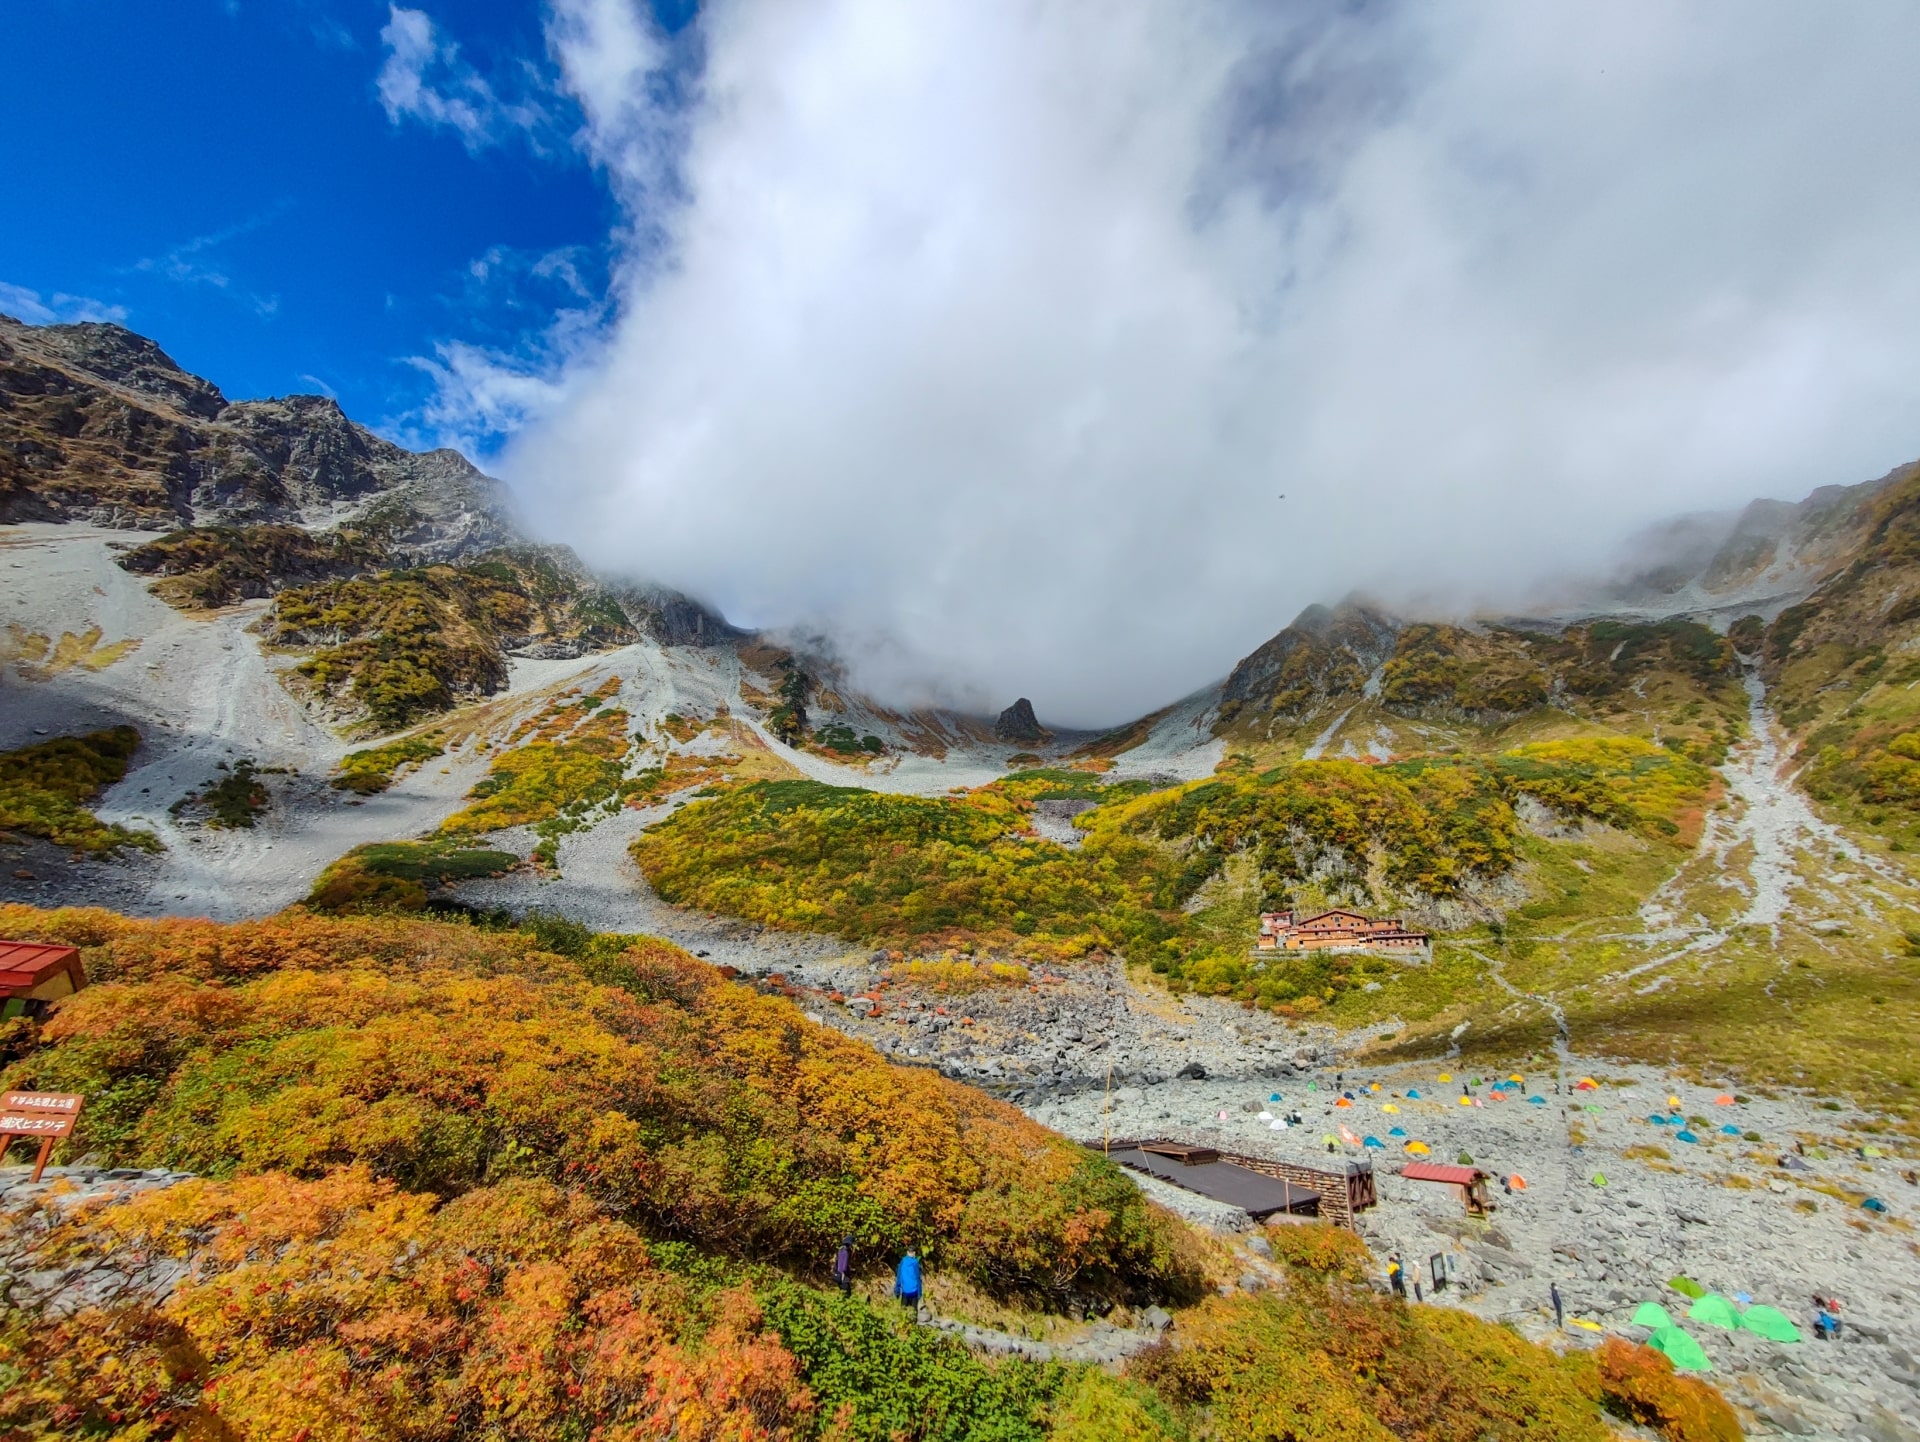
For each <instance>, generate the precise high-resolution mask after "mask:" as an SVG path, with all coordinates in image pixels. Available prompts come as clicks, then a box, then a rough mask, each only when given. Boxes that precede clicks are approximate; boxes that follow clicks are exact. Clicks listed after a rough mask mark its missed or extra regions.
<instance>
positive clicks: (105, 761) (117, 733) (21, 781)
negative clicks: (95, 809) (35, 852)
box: [0, 726, 160, 855]
mask: <svg viewBox="0 0 1920 1442" xmlns="http://www.w3.org/2000/svg"><path fill="white" fill-rule="evenodd" d="M139 747H140V733H139V732H138V731H136V730H134V728H133V727H131V726H114V727H110V728H108V729H107V730H104V731H91V732H88V733H87V734H86V735H84V736H56V737H55V738H54V739H53V740H51V741H40V742H36V743H35V744H34V745H32V746H22V747H20V748H19V749H18V750H15V751H7V752H0V832H9V831H10V832H18V833H20V834H22V835H26V836H38V837H41V838H43V839H44V840H47V841H51V842H52V843H53V844H54V845H56V846H68V847H72V848H73V849H74V850H76V851H84V852H88V853H91V854H95V855H105V854H109V853H112V852H115V851H118V850H119V849H120V848H122V847H125V846H135V847H139V848H141V849H143V850H147V851H158V850H160V840H159V838H158V837H156V836H154V835H153V834H152V833H151V832H147V831H134V830H130V829H129V828H127V827H124V826H117V825H107V824H105V823H103V822H102V821H100V820H99V819H98V818H97V817H95V816H94V814H93V813H92V812H90V811H88V810H87V809H86V807H85V805H84V804H83V803H85V802H88V801H92V800H94V799H95V798H96V797H98V796H99V795H100V793H101V792H102V791H104V790H106V788H107V787H109V786H111V785H112V784H113V783H114V782H116V781H118V780H120V779H121V778H122V777H124V776H125V775H126V774H127V767H128V765H129V764H130V763H131V762H132V760H133V754H134V752H135V751H137V750H138V749H139Z"/></svg>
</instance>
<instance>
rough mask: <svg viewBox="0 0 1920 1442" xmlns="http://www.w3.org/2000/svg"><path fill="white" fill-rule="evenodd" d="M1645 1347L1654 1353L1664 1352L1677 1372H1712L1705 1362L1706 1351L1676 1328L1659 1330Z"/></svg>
mask: <svg viewBox="0 0 1920 1442" xmlns="http://www.w3.org/2000/svg"><path fill="white" fill-rule="evenodd" d="M1647 1345H1648V1346H1649V1347H1651V1348H1653V1349H1654V1350H1655V1351H1656V1352H1664V1353H1665V1354H1666V1357H1667V1360H1668V1361H1669V1362H1671V1363H1673V1366H1674V1370H1675V1371H1677V1372H1711V1371H1712V1370H1713V1363H1711V1362H1709V1361H1708V1360H1707V1354H1706V1350H1705V1349H1704V1348H1703V1347H1701V1345H1700V1344H1699V1343H1698V1342H1696V1341H1694V1340H1693V1338H1691V1337H1689V1336H1688V1335H1687V1334H1686V1333H1685V1332H1683V1331H1681V1330H1680V1329H1679V1328H1678V1327H1662V1328H1660V1329H1659V1330H1658V1331H1656V1332H1655V1333H1654V1334H1653V1335H1652V1336H1651V1337H1649V1338H1647Z"/></svg>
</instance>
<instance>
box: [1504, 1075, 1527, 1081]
mask: <svg viewBox="0 0 1920 1442" xmlns="http://www.w3.org/2000/svg"><path fill="white" fill-rule="evenodd" d="M1507 1080H1508V1081H1510V1082H1524V1081H1526V1078H1525V1077H1523V1076H1510V1077H1508V1078H1507Z"/></svg>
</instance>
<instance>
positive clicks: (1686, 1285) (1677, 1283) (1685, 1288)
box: [1667, 1277, 1707, 1302]
mask: <svg viewBox="0 0 1920 1442" xmlns="http://www.w3.org/2000/svg"><path fill="white" fill-rule="evenodd" d="M1667 1285H1668V1286H1669V1287H1671V1288H1673V1290H1674V1291H1676V1292H1678V1293H1679V1294H1680V1295H1681V1296H1683V1297H1689V1298H1692V1299H1693V1300H1694V1301H1696V1302H1697V1301H1699V1300H1700V1299H1701V1298H1702V1297H1704V1296H1706V1295H1707V1289H1706V1288H1705V1287H1703V1286H1701V1285H1700V1284H1699V1283H1698V1282H1696V1281H1694V1280H1693V1278H1692V1277H1675V1278H1673V1279H1672V1280H1670V1281H1669V1282H1668V1283H1667Z"/></svg>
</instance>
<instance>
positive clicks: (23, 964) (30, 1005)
mask: <svg viewBox="0 0 1920 1442" xmlns="http://www.w3.org/2000/svg"><path fill="white" fill-rule="evenodd" d="M86 984H87V973H86V970H85V968H84V967H82V966H81V965H80V950H79V948H78V947H73V946H48V945H46V944H44V943H42V942H37V941H0V1020H9V1019H11V1018H13V1017H16V1016H40V1015H42V1014H43V1013H44V1012H45V1011H46V1009H47V1006H48V1005H49V1004H50V1003H52V1002H56V1001H58V1000H59V999H60V998H61V997H63V996H72V995H73V994H74V993H75V992H76V991H78V990H80V988H81V987H83V986H85V985H86Z"/></svg>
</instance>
